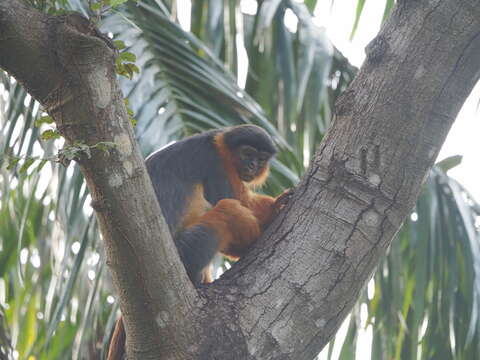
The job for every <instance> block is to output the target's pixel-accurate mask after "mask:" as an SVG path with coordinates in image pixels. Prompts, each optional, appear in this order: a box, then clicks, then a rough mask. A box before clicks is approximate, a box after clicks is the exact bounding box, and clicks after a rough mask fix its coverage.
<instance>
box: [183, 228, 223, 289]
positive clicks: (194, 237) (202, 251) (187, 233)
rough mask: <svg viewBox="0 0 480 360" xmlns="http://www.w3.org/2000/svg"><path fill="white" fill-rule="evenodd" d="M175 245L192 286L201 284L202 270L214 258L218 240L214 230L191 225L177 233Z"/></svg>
mask: <svg viewBox="0 0 480 360" xmlns="http://www.w3.org/2000/svg"><path fill="white" fill-rule="evenodd" d="M175 244H176V245H177V249H178V253H179V255H180V258H181V259H182V261H183V263H184V264H188V267H187V266H186V267H185V268H186V270H187V274H188V276H189V277H190V280H191V281H192V282H193V283H194V284H200V283H201V282H202V270H203V269H204V268H205V266H207V265H208V264H209V263H210V262H211V261H212V259H213V257H214V256H215V254H216V252H217V249H218V240H217V236H216V233H215V230H214V229H211V228H209V227H207V226H205V225H193V226H191V227H189V228H188V229H185V230H181V231H180V232H178V233H177V236H176V240H175Z"/></svg>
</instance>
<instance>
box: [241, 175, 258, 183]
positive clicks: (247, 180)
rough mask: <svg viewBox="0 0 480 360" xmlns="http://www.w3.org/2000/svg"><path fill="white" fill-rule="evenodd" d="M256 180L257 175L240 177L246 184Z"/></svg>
mask: <svg viewBox="0 0 480 360" xmlns="http://www.w3.org/2000/svg"><path fill="white" fill-rule="evenodd" d="M254 178H255V174H250V173H244V174H241V175H240V179H242V181H246V182H249V181H252V180H253V179H254Z"/></svg>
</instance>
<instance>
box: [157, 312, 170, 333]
mask: <svg viewBox="0 0 480 360" xmlns="http://www.w3.org/2000/svg"><path fill="white" fill-rule="evenodd" d="M169 318H170V316H169V315H168V312H166V311H160V312H159V313H158V315H157V318H156V321H157V324H158V326H160V328H162V329H163V328H165V327H167V325H168V323H169Z"/></svg>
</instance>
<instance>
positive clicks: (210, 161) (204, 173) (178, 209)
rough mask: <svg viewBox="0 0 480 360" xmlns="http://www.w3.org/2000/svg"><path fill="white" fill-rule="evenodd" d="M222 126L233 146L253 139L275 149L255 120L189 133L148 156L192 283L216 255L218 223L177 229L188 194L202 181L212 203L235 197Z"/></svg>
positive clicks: (265, 148) (258, 146) (264, 148)
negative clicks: (221, 148) (220, 144)
mask: <svg viewBox="0 0 480 360" xmlns="http://www.w3.org/2000/svg"><path fill="white" fill-rule="evenodd" d="M222 132H223V133H224V141H225V144H226V145H227V147H228V148H229V149H232V150H233V149H235V148H237V147H238V146H240V145H250V146H253V147H254V148H256V149H257V150H260V151H265V152H269V153H271V154H274V153H275V145H274V144H273V141H272V139H271V138H270V136H269V135H268V134H267V132H266V131H265V130H263V129H262V128H259V127H258V126H254V125H242V126H236V127H231V128H226V129H224V130H212V131H208V132H205V133H202V134H199V135H195V136H192V137H189V138H186V139H184V140H182V141H178V142H176V143H174V144H173V145H170V146H168V147H167V148H165V149H163V150H160V151H157V152H155V153H153V154H151V155H150V156H149V157H148V158H147V159H146V160H145V164H146V166H147V170H148V173H149V174H150V178H151V180H152V183H153V188H154V189H155V193H156V195H157V199H158V201H159V203H160V205H161V207H162V212H163V216H164V217H165V220H166V221H167V224H168V227H169V229H170V232H171V233H172V235H173V238H174V241H175V244H176V246H177V249H178V252H179V254H180V256H181V258H182V261H183V263H184V265H185V268H186V270H187V273H188V275H189V277H190V279H191V280H192V282H194V283H198V282H199V281H201V276H202V274H201V271H202V269H203V268H204V267H205V266H207V265H208V264H209V263H210V261H211V260H212V258H213V256H214V255H215V252H216V250H217V248H218V239H217V238H216V235H215V231H214V229H209V228H207V227H205V226H200V225H194V226H192V227H190V228H188V229H179V225H180V223H181V221H182V217H183V216H184V213H185V210H186V208H187V205H188V204H187V201H188V198H189V196H190V195H191V194H192V192H193V190H194V186H195V185H197V184H202V185H203V189H204V197H205V199H206V200H207V201H208V202H209V203H210V204H211V205H212V206H215V204H216V203H217V202H218V201H220V200H222V199H226V198H234V194H233V189H232V187H231V185H230V182H229V180H228V177H227V173H226V171H225V168H224V167H223V163H222V159H221V158H220V155H219V153H218V151H217V149H216V147H215V143H214V140H215V136H216V135H218V134H220V133H222Z"/></svg>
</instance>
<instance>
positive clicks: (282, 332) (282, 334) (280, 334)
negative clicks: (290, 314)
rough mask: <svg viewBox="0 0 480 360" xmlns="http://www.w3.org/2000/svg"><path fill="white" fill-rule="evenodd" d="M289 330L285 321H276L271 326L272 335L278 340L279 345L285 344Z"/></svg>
mask: <svg viewBox="0 0 480 360" xmlns="http://www.w3.org/2000/svg"><path fill="white" fill-rule="evenodd" d="M289 331H290V329H289V327H288V326H287V323H286V321H278V322H277V323H276V324H275V325H273V327H272V336H273V338H274V339H275V340H276V341H277V342H278V344H279V345H280V346H284V345H286V342H287V341H288V339H287V337H288V332H289Z"/></svg>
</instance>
